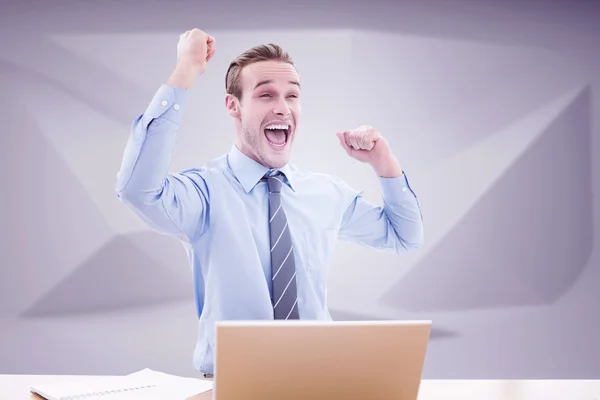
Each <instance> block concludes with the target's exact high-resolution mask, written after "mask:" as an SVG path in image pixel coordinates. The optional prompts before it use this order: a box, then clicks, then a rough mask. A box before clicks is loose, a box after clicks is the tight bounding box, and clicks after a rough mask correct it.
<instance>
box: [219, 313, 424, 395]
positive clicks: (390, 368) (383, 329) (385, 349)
mask: <svg viewBox="0 0 600 400" xmlns="http://www.w3.org/2000/svg"><path fill="white" fill-rule="evenodd" d="M215 328H216V342H215V386H214V391H215V393H214V394H215V399H217V400H230V399H249V400H250V399H281V400H283V399H292V398H293V399H312V400H318V399H327V400H331V399H346V400H352V399H379V400H387V399H394V400H415V399H417V395H418V392H419V386H420V383H421V376H422V371H423V364H424V361H425V354H426V350H427V344H428V342H429V336H430V332H431V321H348V322H346V321H306V320H294V321H289V320H288V321H220V322H217V323H216V327H215Z"/></svg>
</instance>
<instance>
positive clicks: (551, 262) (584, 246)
mask: <svg viewBox="0 0 600 400" xmlns="http://www.w3.org/2000/svg"><path fill="white" fill-rule="evenodd" d="M590 107H591V95H590V90H589V89H586V90H583V91H582V92H581V93H580V94H579V95H578V96H577V98H575V100H573V101H572V103H571V104H570V105H569V106H568V107H566V109H564V110H563V112H562V113H560V115H558V116H557V117H556V118H555V120H554V121H553V122H552V124H550V125H549V126H548V128H547V129H546V130H545V131H544V132H543V133H542V134H541V135H540V136H539V137H538V138H537V139H536V141H535V142H533V143H532V144H531V145H530V147H529V148H528V149H527V150H526V151H525V152H524V153H523V154H522V155H521V156H520V157H519V158H518V159H517V160H516V161H515V162H514V163H513V164H512V165H511V166H510V168H509V169H508V170H507V171H506V172H505V173H504V175H503V176H502V177H501V178H500V179H498V180H497V181H496V182H495V183H494V185H493V186H492V187H491V188H490V189H489V190H488V192H487V193H486V194H485V195H483V196H482V197H481V198H480V199H479V201H478V202H477V203H476V204H475V205H474V206H472V209H471V210H469V212H468V213H467V214H466V215H465V216H464V217H463V218H462V219H461V220H459V221H458V222H457V223H456V224H455V226H454V227H453V228H452V229H451V230H450V231H449V232H448V233H447V235H446V237H444V239H443V240H442V241H440V242H439V243H438V245H437V247H435V248H434V249H433V250H431V251H430V252H429V253H428V254H427V255H426V256H425V257H424V258H423V259H422V260H421V261H420V262H419V264H418V265H416V266H415V267H414V268H413V269H412V270H411V271H410V273H408V274H407V275H406V276H405V277H404V278H403V279H402V280H401V281H400V282H398V284H397V285H395V286H394V287H393V289H392V290H390V291H389V292H388V293H387V294H386V295H385V296H383V298H382V302H383V303H385V304H387V305H390V306H392V307H395V308H398V309H408V310H419V311H423V310H435V311H448V310H468V309H474V308H497V307H510V306H529V305H545V304H549V303H552V302H553V301H555V300H557V299H558V298H559V297H560V296H561V295H563V294H564V293H565V292H566V291H567V290H568V289H569V287H570V286H571V284H572V283H573V282H574V281H575V280H576V279H577V278H578V277H579V276H580V274H581V273H582V271H583V269H584V267H585V266H586V264H587V262H588V260H589V258H590V255H591V251H592V246H593V225H592V224H593V221H592V198H593V197H592V186H591V153H590V148H591V125H590V119H591V116H590ZM473 167H474V168H476V166H473ZM453 179H460V177H454V178H453ZM439 201H443V198H441V199H439Z"/></svg>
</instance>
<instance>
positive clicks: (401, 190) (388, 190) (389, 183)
mask: <svg viewBox="0 0 600 400" xmlns="http://www.w3.org/2000/svg"><path fill="white" fill-rule="evenodd" d="M379 180H380V182H381V188H382V192H383V200H384V201H385V202H386V203H388V204H391V205H398V204H403V203H405V202H406V201H407V200H410V201H414V199H415V198H416V197H417V196H416V194H415V192H414V191H413V190H412V188H411V187H410V184H409V183H408V178H407V176H406V174H405V173H404V172H402V175H401V176H398V177H396V178H379Z"/></svg>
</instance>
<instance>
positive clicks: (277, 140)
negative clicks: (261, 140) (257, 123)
mask: <svg viewBox="0 0 600 400" xmlns="http://www.w3.org/2000/svg"><path fill="white" fill-rule="evenodd" d="M289 134H290V125H287V124H271V125H267V126H266V127H265V137H266V138H267V141H268V142H269V144H270V145H271V147H273V148H274V149H283V148H285V145H286V144H287V141H288V137H289Z"/></svg>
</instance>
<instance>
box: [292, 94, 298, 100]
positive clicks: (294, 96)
mask: <svg viewBox="0 0 600 400" xmlns="http://www.w3.org/2000/svg"><path fill="white" fill-rule="evenodd" d="M290 97H293V98H295V99H297V98H298V95H295V94H290Z"/></svg>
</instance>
